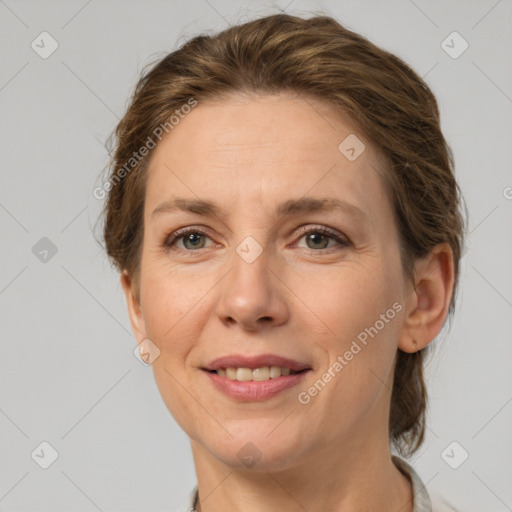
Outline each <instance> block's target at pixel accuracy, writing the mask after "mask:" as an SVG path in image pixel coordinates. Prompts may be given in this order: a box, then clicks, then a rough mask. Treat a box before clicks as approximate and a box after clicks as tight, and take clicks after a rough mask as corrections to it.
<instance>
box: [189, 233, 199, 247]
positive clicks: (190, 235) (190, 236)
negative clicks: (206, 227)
mask: <svg viewBox="0 0 512 512" xmlns="http://www.w3.org/2000/svg"><path fill="white" fill-rule="evenodd" d="M200 237H201V235H200V234H198V233H190V234H189V235H188V237H187V239H188V241H189V242H191V243H192V245H197V242H199V241H200ZM194 239H196V240H195V241H194Z"/></svg>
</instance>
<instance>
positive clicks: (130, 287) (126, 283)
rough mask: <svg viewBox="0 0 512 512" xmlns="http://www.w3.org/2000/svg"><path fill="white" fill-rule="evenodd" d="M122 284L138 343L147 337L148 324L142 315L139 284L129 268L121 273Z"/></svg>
mask: <svg viewBox="0 0 512 512" xmlns="http://www.w3.org/2000/svg"><path fill="white" fill-rule="evenodd" d="M121 286H122V287H123V291H124V295H125V297H126V305H127V307H128V315H129V317H130V324H131V326H132V331H133V334H134V335H135V338H136V340H137V343H139V344H140V343H141V342H142V340H144V339H145V338H146V337H147V336H146V326H145V323H144V317H143V316H142V309H141V307H140V299H139V287H138V284H137V282H136V280H135V279H134V278H133V276H132V275H131V274H130V273H129V272H128V271H127V270H123V272H122V273H121Z"/></svg>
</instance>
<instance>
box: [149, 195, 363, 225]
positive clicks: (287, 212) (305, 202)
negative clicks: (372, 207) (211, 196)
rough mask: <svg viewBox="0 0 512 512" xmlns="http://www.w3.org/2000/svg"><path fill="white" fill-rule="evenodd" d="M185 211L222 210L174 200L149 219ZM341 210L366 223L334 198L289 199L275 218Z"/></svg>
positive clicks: (358, 213)
mask: <svg viewBox="0 0 512 512" xmlns="http://www.w3.org/2000/svg"><path fill="white" fill-rule="evenodd" d="M180 210H181V211H186V212H191V213H196V214H198V215H204V216H214V217H220V216H222V214H223V211H222V209H221V208H220V207H219V206H217V205H216V204H214V203H212V202H211V201H205V200H202V199H184V198H176V199H172V200H169V201H164V202H163V203H160V204H159V205H158V206H157V207H156V208H155V209H154V210H153V211H152V212H151V217H152V218H154V217H155V216H157V215H160V214H163V213H170V212H175V211H180ZM333 210H341V211H343V212H345V213H347V214H348V215H352V216H353V217H356V218H359V219H360V220H363V221H365V222H368V216H367V215H366V213H365V212H363V211H362V210H361V209H359V208H358V207H357V206H355V205H353V204H350V203H347V202H346V201H342V200H340V199H337V198H334V197H320V198H315V197H303V198H300V199H289V200H288V201H285V202H284V203H281V204H279V205H278V207H277V208H276V212H275V214H276V216H277V217H291V216H293V215H300V214H304V213H314V212H322V211H333Z"/></svg>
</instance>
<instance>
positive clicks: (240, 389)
mask: <svg viewBox="0 0 512 512" xmlns="http://www.w3.org/2000/svg"><path fill="white" fill-rule="evenodd" d="M263 366H266V365H263ZM275 366H280V365H279V364H276V365H275ZM220 368H222V366H220ZM245 368H249V366H246V367H245ZM256 368H258V366H256ZM203 373H204V374H205V375H206V376H207V377H208V378H209V379H210V382H211V383H212V384H213V385H214V386H215V387H216V388H217V389H218V390H219V391H221V392H222V393H224V394H225V395H227V396H229V397H230V398H234V399H235V400H238V401H241V402H259V401H262V400H268V399H269V398H272V397H273V396H276V395H277V394H279V393H282V392H283V391H285V390H287V389H290V388H291V387H293V386H296V385H298V384H299V383H300V382H301V381H302V380H303V379H304V376H305V375H306V374H307V373H309V370H306V371H304V372H301V373H295V374H292V375H286V376H284V375H281V377H278V378H277V379H269V380H263V381H238V380H231V379H228V378H227V377H222V376H221V375H218V374H217V373H211V372H209V371H208V370H206V369H203Z"/></svg>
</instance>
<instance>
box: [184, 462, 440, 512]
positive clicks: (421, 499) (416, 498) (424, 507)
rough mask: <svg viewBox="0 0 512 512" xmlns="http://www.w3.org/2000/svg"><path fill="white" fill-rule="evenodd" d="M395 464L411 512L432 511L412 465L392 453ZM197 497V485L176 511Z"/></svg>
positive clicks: (190, 506)
mask: <svg viewBox="0 0 512 512" xmlns="http://www.w3.org/2000/svg"><path fill="white" fill-rule="evenodd" d="M392 460H393V462H394V464H395V466H396V467H397V468H398V469H399V470H400V471H401V472H402V473H404V474H405V476H407V477H408V478H409V480H410V481H411V484H412V495H413V512H432V504H431V502H430V498H429V495H428V492H427V489H426V487H425V486H424V485H423V482H422V481H421V479H420V477H419V476H418V474H417V473H416V471H414V469H413V467H412V466H411V465H410V464H408V463H407V462H405V460H403V459H401V458H400V457H397V456H396V455H392ZM196 497H197V485H196V486H195V487H194V488H193V489H192V491H191V492H190V494H189V497H188V499H187V501H186V503H185V504H184V505H183V506H182V507H181V508H180V509H179V510H177V511H176V512H195V508H194V503H195V502H196Z"/></svg>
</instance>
